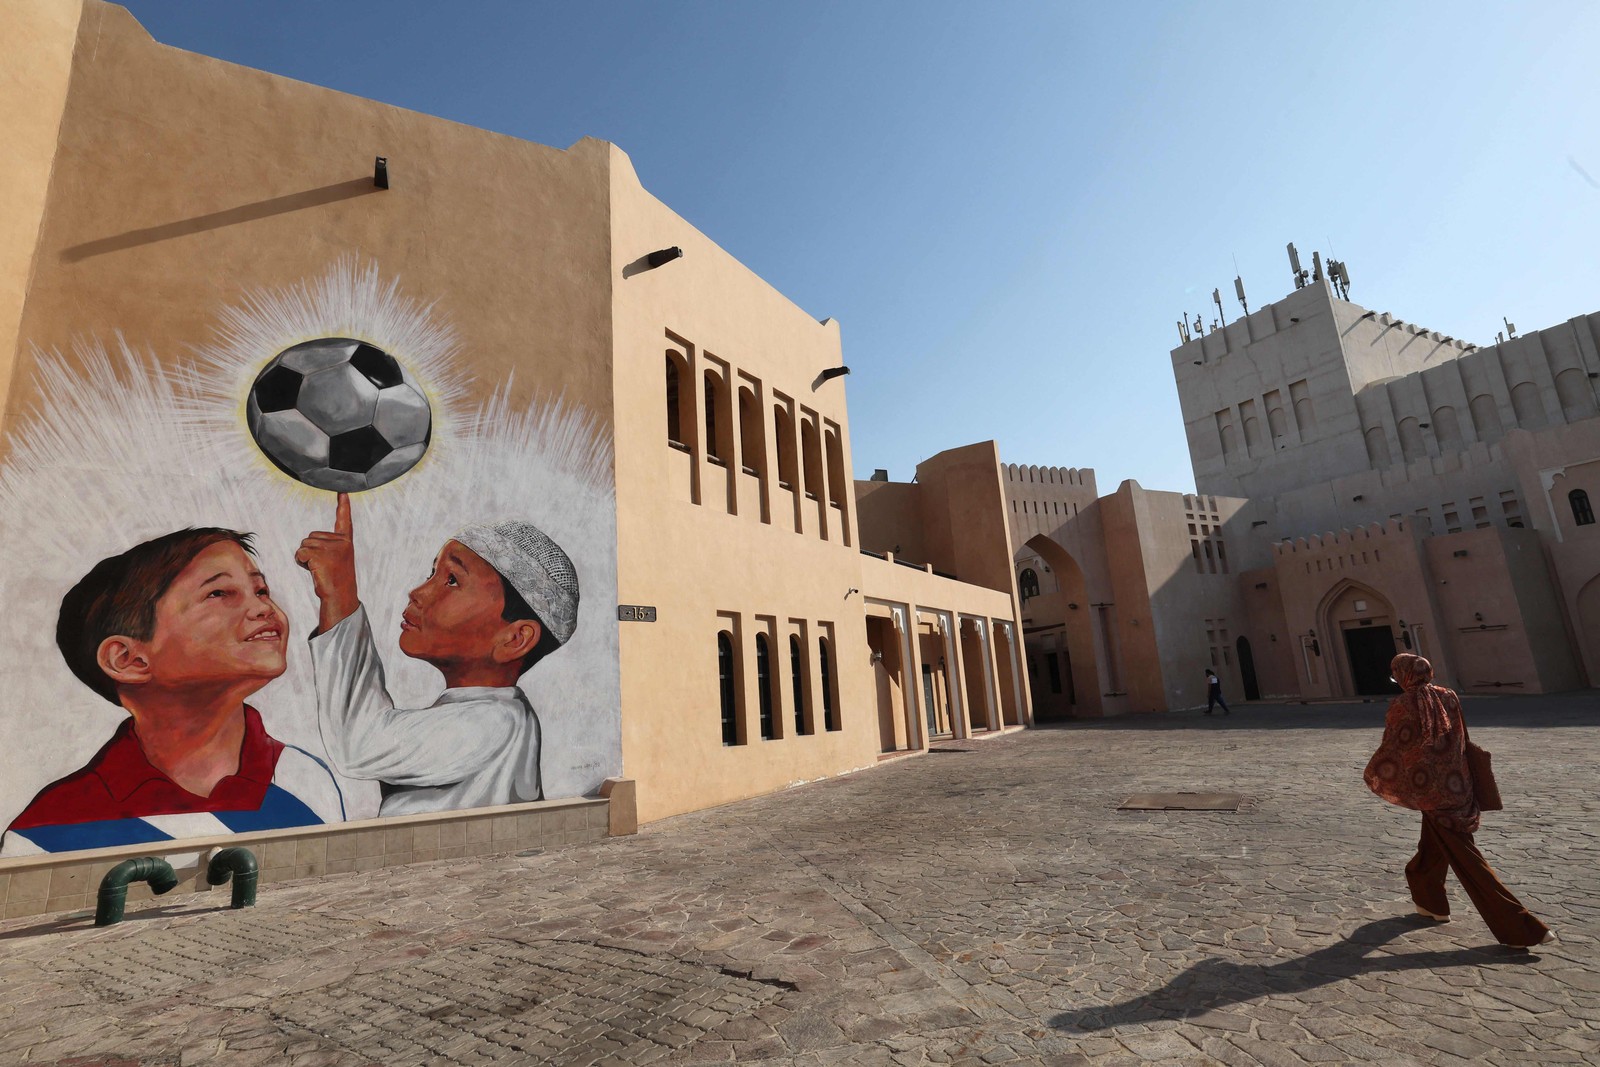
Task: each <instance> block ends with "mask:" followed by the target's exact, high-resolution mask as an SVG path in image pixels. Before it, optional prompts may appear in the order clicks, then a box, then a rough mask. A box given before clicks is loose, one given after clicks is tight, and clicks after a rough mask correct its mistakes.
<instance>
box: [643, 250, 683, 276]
mask: <svg viewBox="0 0 1600 1067" xmlns="http://www.w3.org/2000/svg"><path fill="white" fill-rule="evenodd" d="M682 258H683V249H681V248H679V247H678V246H677V245H673V246H672V247H671V248H658V249H656V250H655V251H654V252H651V253H650V254H649V255H648V256H645V257H644V265H645V266H646V267H647V268H649V269H650V270H655V269H656V268H657V267H659V266H661V265H663V264H665V263H671V262H672V261H673V260H675V259H682Z"/></svg>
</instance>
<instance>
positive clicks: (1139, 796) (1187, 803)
mask: <svg viewBox="0 0 1600 1067" xmlns="http://www.w3.org/2000/svg"><path fill="white" fill-rule="evenodd" d="M1243 801H1244V797H1242V796H1240V795H1239V794H1238V793H1135V794H1134V795H1133V796H1131V797H1129V798H1128V799H1127V800H1124V801H1123V802H1122V806H1121V807H1119V808H1118V809H1117V810H1118V811H1238V810H1239V805H1240V804H1241V803H1242V802H1243Z"/></svg>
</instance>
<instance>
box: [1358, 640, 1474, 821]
mask: <svg viewBox="0 0 1600 1067" xmlns="http://www.w3.org/2000/svg"><path fill="white" fill-rule="evenodd" d="M1402 659H1406V660H1418V661H1420V665H1421V666H1420V669H1414V665H1412V664H1410V663H1402V662H1401V660H1402ZM1427 662H1428V661H1427V660H1424V659H1422V657H1420V656H1409V657H1396V662H1395V665H1394V668H1395V671H1396V673H1395V681H1396V682H1398V683H1399V684H1400V686H1401V689H1402V690H1403V691H1402V692H1401V694H1400V695H1399V696H1397V697H1395V698H1394V700H1393V701H1392V702H1391V703H1390V704H1389V715H1388V719H1387V721H1386V723H1385V726H1384V731H1383V743H1382V744H1381V745H1379V746H1378V751H1377V752H1375V753H1373V756H1372V759H1371V760H1370V761H1368V763H1367V769H1366V772H1365V773H1364V775H1363V777H1364V778H1365V779H1366V782H1367V788H1368V789H1370V790H1372V791H1373V792H1374V793H1376V794H1378V796H1380V797H1382V798H1383V799H1384V800H1387V801H1388V802H1389V803H1391V804H1398V805H1399V806H1401V807H1402V808H1411V809H1412V810H1414V811H1426V812H1430V813H1432V815H1433V817H1434V819H1435V820H1436V821H1437V822H1438V823H1439V824H1440V825H1441V826H1443V827H1445V828H1447V829H1451V830H1455V831H1457V832H1459V833H1464V834H1472V833H1477V831H1478V816H1479V814H1480V813H1479V811H1478V802H1477V800H1475V799H1474V798H1473V795H1472V772H1471V771H1469V770H1468V769H1467V735H1466V728H1465V726H1464V725H1463V723H1462V720H1461V700H1460V698H1459V697H1457V696H1456V694H1455V693H1454V692H1452V691H1451V690H1449V689H1446V688H1445V687H1444V686H1441V685H1432V684H1430V683H1429V682H1428V681H1427V679H1428V678H1431V677H1432V676H1433V671H1432V669H1431V668H1430V667H1428V666H1427ZM1402 675H1405V676H1404V677H1402ZM1419 676H1421V677H1419ZM1408 683H1410V684H1408Z"/></svg>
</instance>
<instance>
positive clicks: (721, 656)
mask: <svg viewBox="0 0 1600 1067" xmlns="http://www.w3.org/2000/svg"><path fill="white" fill-rule="evenodd" d="M717 670H718V672H719V675H720V681H721V684H722V743H723V744H724V745H737V744H738V743H739V701H738V696H737V693H736V691H735V688H734V679H733V635H732V634H730V633H728V631H726V630H724V631H722V632H721V633H719V634H718V635H717Z"/></svg>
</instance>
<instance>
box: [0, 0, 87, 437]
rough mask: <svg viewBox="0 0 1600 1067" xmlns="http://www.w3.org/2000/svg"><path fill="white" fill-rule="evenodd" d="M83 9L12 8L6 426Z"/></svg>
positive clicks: (42, 2) (0, 241)
mask: <svg viewBox="0 0 1600 1067" xmlns="http://www.w3.org/2000/svg"><path fill="white" fill-rule="evenodd" d="M81 11H82V6H81V4H80V3H78V2H76V0H16V2H14V3H10V4H7V6H6V10H5V34H6V36H7V37H9V38H10V41H9V43H8V46H7V49H6V61H5V62H4V63H0V115H4V116H5V130H6V146H5V152H4V153H0V204H4V205H5V210H4V211H0V424H3V423H4V422H5V420H6V417H7V416H8V415H9V414H10V412H11V410H12V404H13V402H12V400H11V382H12V378H13V376H14V375H15V373H16V370H17V367H16V351H17V340H18V333H17V331H18V328H19V327H20V326H21V323H22V312H23V307H24V304H25V302H26V298H27V293H28V281H29V277H30V274H31V272H32V268H33V259H34V250H35V247H36V244H37V241H38V237H39V228H40V226H41V224H42V223H43V221H44V211H45V199H46V194H47V192H48V190H49V183H50V172H51V169H52V168H53V166H54V165H55V157H56V139H57V136H58V134H59V131H60V126H61V115H62V111H63V110H64V108H65V107H66V103H67V89H68V85H69V83H70V80H71V72H72V53H73V48H74V47H75V45H76V43H77V39H78V20H79V16H80V14H81Z"/></svg>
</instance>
